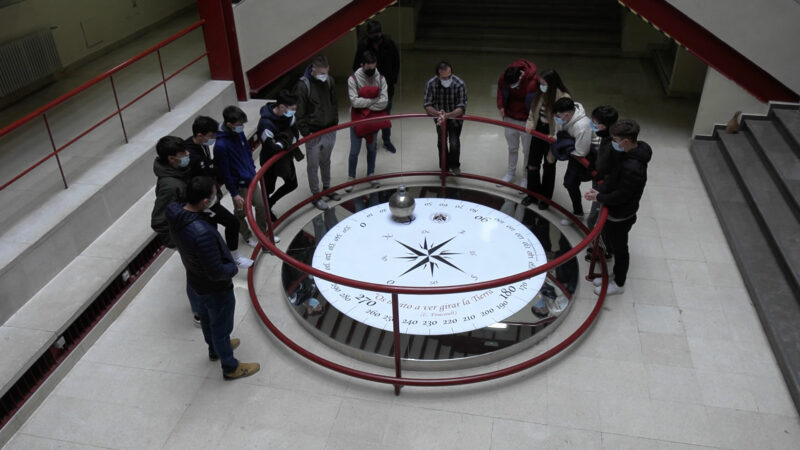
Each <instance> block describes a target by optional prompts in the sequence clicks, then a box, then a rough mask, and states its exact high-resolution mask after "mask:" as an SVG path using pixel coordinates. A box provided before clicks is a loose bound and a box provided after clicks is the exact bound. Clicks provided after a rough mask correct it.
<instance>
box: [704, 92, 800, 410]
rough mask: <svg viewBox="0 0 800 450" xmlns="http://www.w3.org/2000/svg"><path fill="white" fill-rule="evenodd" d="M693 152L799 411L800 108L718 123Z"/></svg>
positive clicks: (773, 109)
mask: <svg viewBox="0 0 800 450" xmlns="http://www.w3.org/2000/svg"><path fill="white" fill-rule="evenodd" d="M691 153H692V156H693V157H694V160H695V163H696V164H697V168H698V171H699V172H700V175H701V177H702V179H703V182H704V183H705V186H706V190H707V191H708V193H709V196H710V197H711V202H712V204H713V205H714V209H715V210H716V213H717V217H718V218H719V221H720V223H721V225H722V228H723V230H724V231H725V235H726V237H727V239H728V243H729V245H730V247H731V251H732V252H733V255H734V257H735V259H736V263H737V264H738V266H739V269H740V271H741V273H742V276H743V278H744V281H745V285H746V286H747V289H748V291H749V293H750V297H751V298H752V300H753V304H754V305H755V307H756V310H757V311H758V315H759V318H760V319H761V324H762V326H763V327H764V331H765V332H766V334H767V337H768V339H769V342H770V345H771V346H772V349H773V352H774V353H775V357H776V359H777V361H778V365H779V366H780V368H781V371H782V372H783V376H784V378H785V379H786V384H787V386H788V387H789V391H790V392H791V394H792V397H793V399H794V402H795V405H797V407H798V409H800V105H797V104H773V105H771V107H770V111H769V113H768V114H767V115H766V116H749V115H745V116H743V118H742V129H741V131H740V132H738V133H735V134H728V133H726V132H725V127H723V126H717V127H716V128H715V129H714V134H713V136H711V137H697V138H695V139H694V140H693V142H692V147H691Z"/></svg>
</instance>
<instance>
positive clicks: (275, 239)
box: [272, 234, 281, 244]
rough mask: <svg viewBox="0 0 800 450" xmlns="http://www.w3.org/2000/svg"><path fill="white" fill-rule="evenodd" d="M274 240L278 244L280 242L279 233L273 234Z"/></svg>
mask: <svg viewBox="0 0 800 450" xmlns="http://www.w3.org/2000/svg"><path fill="white" fill-rule="evenodd" d="M272 242H274V243H276V244H280V242H281V238H279V237H278V235H277V234H276V235H274V236H272Z"/></svg>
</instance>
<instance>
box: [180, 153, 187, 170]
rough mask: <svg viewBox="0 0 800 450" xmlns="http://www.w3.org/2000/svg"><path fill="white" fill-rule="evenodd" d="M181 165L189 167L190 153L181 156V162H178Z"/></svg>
mask: <svg viewBox="0 0 800 450" xmlns="http://www.w3.org/2000/svg"><path fill="white" fill-rule="evenodd" d="M178 166H179V167H188V166H189V155H186V156H184V157H183V158H181V160H180V162H179V163H178Z"/></svg>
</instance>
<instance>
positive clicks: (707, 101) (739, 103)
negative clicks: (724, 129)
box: [692, 67, 769, 136]
mask: <svg viewBox="0 0 800 450" xmlns="http://www.w3.org/2000/svg"><path fill="white" fill-rule="evenodd" d="M768 106H769V105H767V104H766V103H762V102H761V101H759V100H758V99H756V98H755V97H753V96H752V95H750V94H749V93H748V92H747V91H745V90H744V89H742V88H740V87H739V85H737V84H736V83H734V82H733V81H731V80H729V79H728V78H726V77H725V76H724V75H722V74H721V73H719V72H717V71H716V70H714V69H712V68H711V67H709V68H708V72H707V73H706V79H705V83H704V84H703V93H702V95H701V97H700V104H699V105H698V107H697V116H696V118H695V122H694V130H692V135H693V136H695V135H698V134H701V135H710V134H711V133H713V131H714V125H715V124H726V123H728V120H730V118H731V117H733V114H734V113H735V112H736V111H742V112H743V113H744V114H766V113H767V111H768Z"/></svg>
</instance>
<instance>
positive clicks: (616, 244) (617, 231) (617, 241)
mask: <svg viewBox="0 0 800 450" xmlns="http://www.w3.org/2000/svg"><path fill="white" fill-rule="evenodd" d="M634 223H636V216H633V217H631V218H629V219H625V220H623V221H621V222H612V221H611V220H607V221H606V225H605V226H604V227H603V241H604V242H605V244H606V247H607V248H606V250H608V251H610V252H611V253H613V254H614V282H615V283H617V286H624V285H625V280H626V279H627V277H628V266H629V265H630V260H631V257H630V254H629V253H628V233H629V232H630V231H631V228H633V224H634Z"/></svg>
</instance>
